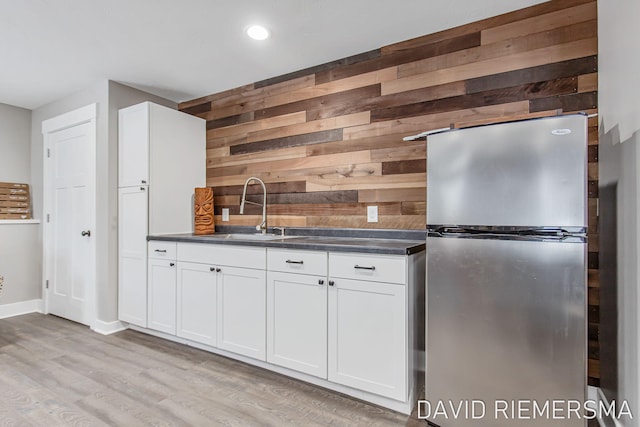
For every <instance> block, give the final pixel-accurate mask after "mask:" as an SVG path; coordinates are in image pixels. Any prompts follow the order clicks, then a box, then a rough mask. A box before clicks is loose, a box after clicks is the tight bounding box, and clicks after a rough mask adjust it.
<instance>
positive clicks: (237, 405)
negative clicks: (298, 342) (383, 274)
mask: <svg viewBox="0 0 640 427" xmlns="http://www.w3.org/2000/svg"><path fill="white" fill-rule="evenodd" d="M258 217H259V216H256V217H254V216H251V215H249V216H247V219H248V220H250V221H251V222H252V223H255V220H256V219H257V218H258ZM359 217H364V215H362V214H361V215H358V217H353V218H359ZM291 218H294V217H288V216H287V217H280V216H278V215H274V216H273V217H272V218H270V219H271V220H272V223H273V224H276V223H278V221H280V220H286V221H289V220H291ZM394 218H397V219H401V220H402V221H405V222H407V221H409V218H411V217H410V216H409V217H407V218H400V217H399V216H397V215H395V216H394V215H391V216H384V215H383V216H381V220H382V224H383V225H386V226H388V225H389V223H390V221H393V220H394ZM417 218H420V217H417ZM300 219H301V220H304V221H306V218H303V217H301V218H300ZM421 220H422V221H423V220H424V217H421ZM0 336H1V337H2V338H3V340H2V341H1V342H0V372H2V375H0V426H5V425H6V426H21V427H22V426H25V427H29V426H38V427H39V426H47V427H48V426H61V427H62V426H214V425H224V426H238V427H240V426H243V427H244V426H284V427H287V426H309V427H315V426H318V427H320V426H326V425H332V426H345V427H346V426H353V425H368V426H421V425H423V421H420V420H418V419H417V417H416V413H414V414H413V415H412V416H406V415H402V414H399V413H397V412H393V411H390V410H386V409H383V408H380V407H377V406H375V405H371V404H368V403H365V402H362V401H359V400H357V399H352V398H349V397H346V396H344V395H341V394H339V393H334V392H331V391H329V390H326V389H323V388H321V387H317V386H314V385H311V384H307V383H304V382H301V381H298V380H295V379H292V378H288V377H286V376H283V375H280V374H277V373H274V372H271V371H267V370H264V369H260V368H256V367H253V366H250V365H247V364H245V363H242V362H239V361H236V360H232V359H228V358H225V357H221V356H218V355H215V354H211V353H208V352H206V351H203V350H199V349H196V348H193V347H188V346H184V345H182V344H178V343H174V342H170V341H166V340H163V339H160V338H157V337H153V336H150V335H146V334H143V333H140V332H135V331H131V330H126V331H123V332H119V333H116V334H113V335H109V336H104V335H100V334H97V333H94V332H92V331H91V330H89V328H87V327H85V326H82V325H78V324H77V323H73V322H70V321H66V320H63V319H60V318H57V317H54V316H46V315H42V314H28V315H24V316H19V317H14V318H9V319H2V320H0ZM36 337H37V338H36ZM38 341H41V343H40V344H38ZM32 350H33V351H32Z"/></svg>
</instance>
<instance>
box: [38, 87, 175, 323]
mask: <svg viewBox="0 0 640 427" xmlns="http://www.w3.org/2000/svg"><path fill="white" fill-rule="evenodd" d="M143 101H153V102H157V103H161V104H163V105H168V106H170V107H174V108H175V107H176V104H175V103H173V102H171V101H168V100H165V99H163V98H159V97H157V96H154V95H150V94H148V93H146V92H142V91H140V90H137V89H133V88H130V87H128V86H124V85H121V84H118V83H115V82H112V81H108V80H104V81H101V82H99V83H97V84H95V85H94V86H92V87H90V88H87V89H86V90H83V91H81V92H78V93H75V94H72V95H70V96H68V97H65V98H63V99H60V100H58V101H55V102H52V103H50V104H47V105H44V106H42V107H39V108H37V109H35V110H33V114H32V120H31V170H32V173H31V182H32V183H33V199H34V210H35V212H36V215H38V217H40V218H41V217H42V187H43V176H42V162H43V152H42V147H43V136H42V122H43V121H44V120H47V119H50V118H52V117H56V116H58V115H61V114H64V113H67V112H69V111H72V110H74V109H77V108H80V107H84V106H85V105H88V104H93V103H97V104H98V119H97V139H96V157H97V165H96V175H97V179H96V196H97V201H96V213H97V215H96V230H95V232H94V234H93V236H95V238H96V261H97V262H96V277H97V283H96V291H97V292H96V295H97V299H98V303H97V316H98V319H99V320H101V321H103V322H112V321H115V320H117V313H118V307H117V301H118V288H117V277H118V274H117V272H118V270H117V248H118V242H117V237H118V235H117V213H118V206H117V200H118V197H117V195H118V193H117V185H118V183H117V178H118V139H117V138H118V131H117V129H118V127H117V126H118V124H117V119H118V114H117V110H118V109H120V108H123V107H126V106H129V105H133V104H136V103H139V102H143ZM41 239H42V233H40V235H39V244H40V245H41ZM38 256H39V257H40V258H41V255H40V254H38ZM40 263H41V260H40ZM38 292H40V293H41V289H40V285H39V287H38Z"/></svg>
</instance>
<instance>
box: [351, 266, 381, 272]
mask: <svg viewBox="0 0 640 427" xmlns="http://www.w3.org/2000/svg"><path fill="white" fill-rule="evenodd" d="M353 268H355V269H356V270H371V271H374V270H375V269H376V266H375V265H372V266H371V267H363V266H361V265H358V264H356V265H354V266H353Z"/></svg>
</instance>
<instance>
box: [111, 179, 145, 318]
mask: <svg viewBox="0 0 640 427" xmlns="http://www.w3.org/2000/svg"><path fill="white" fill-rule="evenodd" d="M118 319H120V320H122V321H124V322H128V323H132V324H134V325H138V326H142V327H146V326H147V191H146V187H144V186H142V187H140V186H136V187H129V188H121V189H119V190H118Z"/></svg>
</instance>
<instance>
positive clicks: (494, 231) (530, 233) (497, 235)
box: [428, 226, 586, 242]
mask: <svg viewBox="0 0 640 427" xmlns="http://www.w3.org/2000/svg"><path fill="white" fill-rule="evenodd" d="M428 231H429V234H428V236H431V237H453V238H476V239H501V240H520V239H522V240H535V241H545V242H563V241H567V240H571V241H573V240H577V241H582V240H585V239H586V233H585V232H573V231H569V230H565V229H564V228H560V227H542V228H536V227H532V228H514V227H500V228H495V227H490V228H484V229H483V228H473V227H466V226H435V227H432V228H429V230H428Z"/></svg>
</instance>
